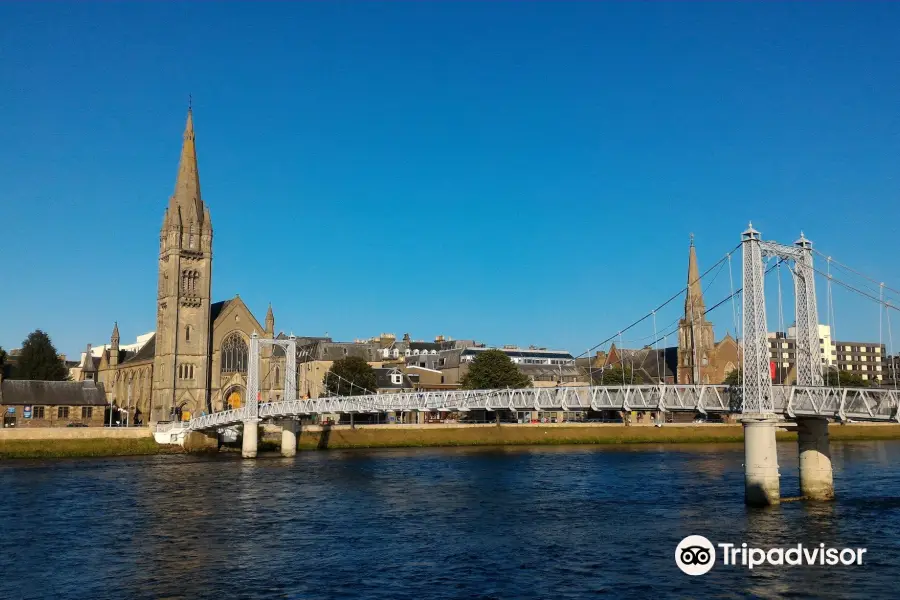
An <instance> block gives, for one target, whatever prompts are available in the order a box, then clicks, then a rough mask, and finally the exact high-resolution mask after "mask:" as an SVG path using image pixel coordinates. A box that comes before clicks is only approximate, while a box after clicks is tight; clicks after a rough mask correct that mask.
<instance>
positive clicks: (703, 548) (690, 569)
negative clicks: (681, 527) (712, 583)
mask: <svg viewBox="0 0 900 600" xmlns="http://www.w3.org/2000/svg"><path fill="white" fill-rule="evenodd" d="M715 563H716V549H715V548H714V547H713V545H712V542H710V541H709V540H708V539H706V538H705V537H703V536H702V535H689V536H687V537H686V538H684V539H683V540H681V542H680V543H679V544H678V547H677V548H675V564H676V565H678V568H679V569H681V570H682V571H684V572H685V573H687V574H688V575H703V574H704V573H708V572H709V570H710V569H712V568H713V565H714V564H715Z"/></svg>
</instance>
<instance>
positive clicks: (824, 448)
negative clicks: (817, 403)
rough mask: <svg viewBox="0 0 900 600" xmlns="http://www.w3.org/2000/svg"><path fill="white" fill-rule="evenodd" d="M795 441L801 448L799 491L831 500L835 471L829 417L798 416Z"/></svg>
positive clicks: (804, 494)
mask: <svg viewBox="0 0 900 600" xmlns="http://www.w3.org/2000/svg"><path fill="white" fill-rule="evenodd" d="M797 442H798V446H799V450H800V493H801V494H803V496H805V497H806V498H809V499H810V500H833V499H834V474H833V472H832V470H831V447H830V443H829V440H828V421H827V420H825V419H797Z"/></svg>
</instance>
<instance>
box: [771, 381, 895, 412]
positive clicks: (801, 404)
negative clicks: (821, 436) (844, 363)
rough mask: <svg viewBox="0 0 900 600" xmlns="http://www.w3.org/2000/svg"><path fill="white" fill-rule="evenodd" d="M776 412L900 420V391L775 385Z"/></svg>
mask: <svg viewBox="0 0 900 600" xmlns="http://www.w3.org/2000/svg"><path fill="white" fill-rule="evenodd" d="M772 392H773V395H774V400H775V410H776V412H782V413H784V414H785V415H787V416H788V417H795V416H829V417H834V418H838V419H842V420H843V419H857V420H900V411H898V407H900V392H898V391H897V390H892V389H883V388H835V387H807V386H772Z"/></svg>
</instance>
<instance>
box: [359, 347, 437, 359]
mask: <svg viewBox="0 0 900 600" xmlns="http://www.w3.org/2000/svg"><path fill="white" fill-rule="evenodd" d="M346 353H347V350H346V349H344V354H346ZM420 354H437V350H431V351H429V350H422V351H419V349H418V348H417V349H415V350H410V349H409V348H407V349H406V350H404V351H403V356H419V355H420ZM381 357H382V358H400V350H399V349H398V348H382V349H381Z"/></svg>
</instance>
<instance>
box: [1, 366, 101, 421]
mask: <svg viewBox="0 0 900 600" xmlns="http://www.w3.org/2000/svg"><path fill="white" fill-rule="evenodd" d="M105 410H106V397H105V394H104V392H103V385H102V384H98V383H96V382H95V381H93V380H91V379H88V380H87V381H84V382H75V381H30V380H10V379H3V378H2V377H0V411H2V412H3V427H5V428H11V427H15V428H17V429H18V428H22V427H72V426H78V427H102V426H103V420H104V414H105Z"/></svg>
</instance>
